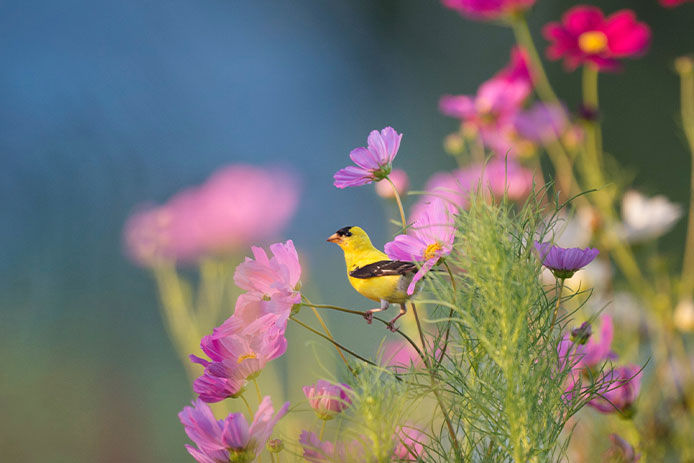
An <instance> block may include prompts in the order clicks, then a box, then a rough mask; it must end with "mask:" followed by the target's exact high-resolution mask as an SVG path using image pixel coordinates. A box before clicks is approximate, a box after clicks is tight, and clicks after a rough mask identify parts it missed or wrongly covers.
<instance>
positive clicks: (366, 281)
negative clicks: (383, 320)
mask: <svg viewBox="0 0 694 463" xmlns="http://www.w3.org/2000/svg"><path fill="white" fill-rule="evenodd" d="M328 241H330V242H331V243H335V244H337V245H338V246H340V247H341V248H342V250H343V251H344V253H345V264H346V265H347V278H348V279H349V282H350V283H351V284H352V286H353V287H354V289H356V290H357V292H358V293H359V294H361V295H362V296H364V297H367V298H369V299H371V300H373V301H376V302H380V303H381V305H380V307H377V308H375V309H371V310H367V311H366V312H364V318H366V321H367V322H368V323H371V321H372V319H373V314H374V313H376V312H382V311H384V310H386V309H387V308H388V307H389V306H390V304H391V303H392V304H400V313H399V314H398V315H397V317H395V318H393V319H392V320H391V321H390V322H388V329H389V330H391V331H395V325H394V323H395V321H396V320H397V319H399V318H400V317H402V316H403V315H405V313H407V307H406V306H405V303H406V302H407V301H408V300H409V299H410V298H411V297H412V296H408V295H407V287H408V285H409V284H410V282H411V281H412V277H413V276H414V274H415V273H416V272H417V266H416V265H415V264H414V263H412V262H404V261H401V260H392V259H389V258H388V256H387V255H386V254H385V253H384V252H381V251H379V250H378V249H376V248H375V247H374V245H373V244H371V240H370V239H369V235H367V234H366V232H365V231H364V230H363V229H361V228H360V227H344V228H341V229H339V230H338V231H336V232H335V233H334V234H333V235H332V236H330V238H328Z"/></svg>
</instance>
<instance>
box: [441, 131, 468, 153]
mask: <svg viewBox="0 0 694 463" xmlns="http://www.w3.org/2000/svg"><path fill="white" fill-rule="evenodd" d="M464 148H465V140H463V137H461V136H460V134H457V133H452V134H450V135H447V136H446V138H445V139H444V140H443V149H444V150H446V153H448V154H452V155H458V154H461V153H462V152H463V149H464Z"/></svg>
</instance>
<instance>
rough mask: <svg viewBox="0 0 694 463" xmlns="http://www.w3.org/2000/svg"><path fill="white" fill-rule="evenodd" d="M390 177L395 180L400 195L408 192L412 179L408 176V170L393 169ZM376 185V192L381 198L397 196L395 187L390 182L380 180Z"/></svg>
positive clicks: (392, 180)
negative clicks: (394, 190)
mask: <svg viewBox="0 0 694 463" xmlns="http://www.w3.org/2000/svg"><path fill="white" fill-rule="evenodd" d="M388 178H390V181H391V182H393V184H394V185H395V188H396V189H397V190H398V194H399V195H400V196H402V195H404V194H405V193H406V192H407V187H408V186H409V184H410V179H409V178H408V177H407V172H405V171H404V170H402V169H393V171H392V172H391V173H390V175H389V176H388ZM375 186H376V194H377V195H378V196H380V197H381V198H385V199H391V198H395V193H394V192H393V187H392V185H391V184H390V183H389V182H378V183H376V185H375Z"/></svg>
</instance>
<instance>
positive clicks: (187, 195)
mask: <svg viewBox="0 0 694 463" xmlns="http://www.w3.org/2000/svg"><path fill="white" fill-rule="evenodd" d="M298 199H299V192H298V186H297V181H296V179H295V177H294V176H293V175H291V174H289V173H288V172H287V171H285V170H279V169H262V168H259V167H253V166H248V165H233V166H228V167H223V168H221V169H219V170H218V171H217V172H215V173H214V174H213V175H212V176H211V177H210V178H209V179H208V180H207V181H206V182H205V183H204V184H202V185H201V186H199V187H193V188H189V189H186V190H183V191H181V192H180V193H178V194H176V195H175V196H173V197H172V198H171V199H170V200H169V201H167V202H166V203H165V204H164V205H162V206H147V207H144V208H142V209H141V210H139V211H138V212H135V213H134V214H133V215H132V216H131V217H130V218H129V219H128V220H127V222H126V224H125V228H124V240H125V246H126V251H127V253H128V255H129V256H130V257H131V258H132V259H133V260H134V261H135V262H137V263H138V264H140V265H145V266H151V265H155V264H156V263H157V262H158V261H161V260H173V261H194V260H196V259H198V258H199V257H201V256H204V255H207V254H217V253H225V252H229V251H235V250H237V249H238V248H240V247H242V246H244V245H246V244H248V243H249V242H251V241H258V240H264V239H267V238H270V237H271V236H273V235H275V234H277V233H278V232H279V231H280V230H281V229H282V227H284V225H285V224H286V223H287V222H288V221H289V219H290V218H291V216H292V215H293V214H294V211H295V209H296V206H297V204H298Z"/></svg>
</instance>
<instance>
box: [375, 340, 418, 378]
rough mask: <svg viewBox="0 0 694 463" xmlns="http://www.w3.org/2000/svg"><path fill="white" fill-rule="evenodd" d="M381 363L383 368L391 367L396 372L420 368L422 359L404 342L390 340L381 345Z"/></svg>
mask: <svg viewBox="0 0 694 463" xmlns="http://www.w3.org/2000/svg"><path fill="white" fill-rule="evenodd" d="M381 361H382V364H383V365H384V366H389V367H392V368H393V369H394V370H395V371H396V372H400V373H402V372H405V371H407V370H408V369H410V368H412V367H414V368H422V367H423V363H422V358H421V357H420V356H419V354H417V352H416V351H415V350H414V349H413V348H412V346H410V344H409V343H407V342H406V341H399V340H391V341H386V342H384V343H383V355H382V356H381Z"/></svg>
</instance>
